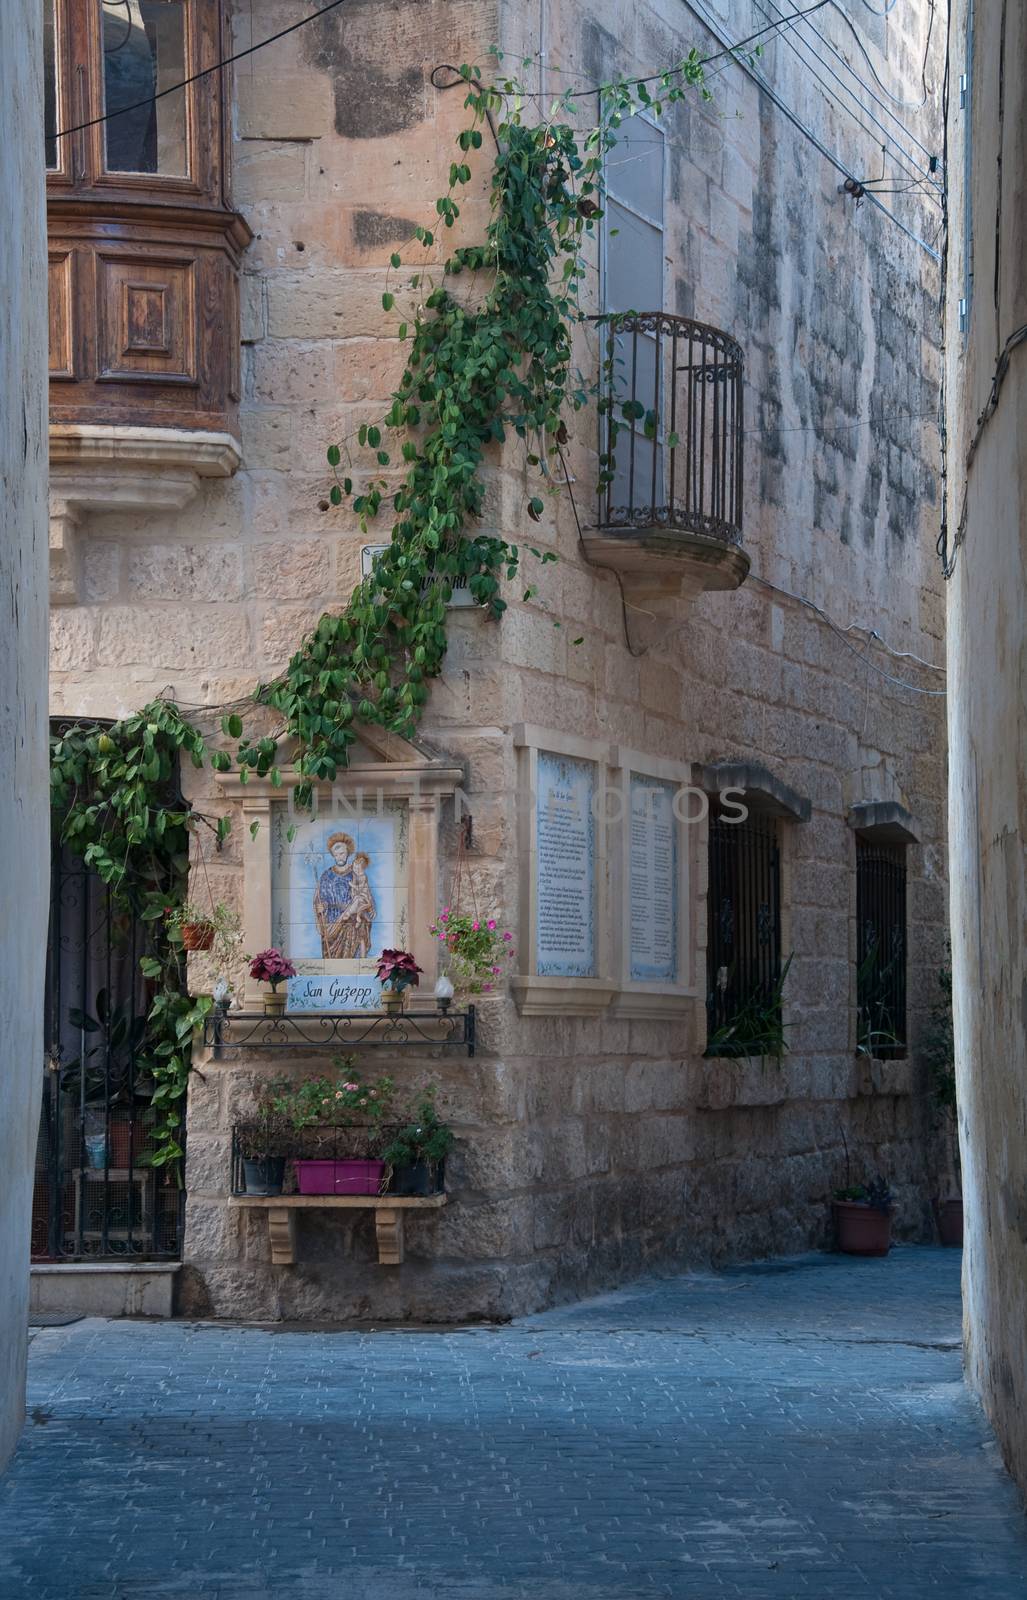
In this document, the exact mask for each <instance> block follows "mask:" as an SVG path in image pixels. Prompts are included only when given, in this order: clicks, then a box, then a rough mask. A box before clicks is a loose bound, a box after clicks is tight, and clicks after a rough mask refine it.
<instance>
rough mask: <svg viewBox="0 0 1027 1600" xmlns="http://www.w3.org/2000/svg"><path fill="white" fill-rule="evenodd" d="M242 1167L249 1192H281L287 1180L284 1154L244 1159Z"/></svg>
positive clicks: (247, 1191)
mask: <svg viewBox="0 0 1027 1600" xmlns="http://www.w3.org/2000/svg"><path fill="white" fill-rule="evenodd" d="M242 1169H243V1177H244V1178H245V1181H246V1193H247V1194H281V1192H282V1184H283V1183H284V1182H285V1157H284V1156H262V1157H261V1158H260V1159H259V1160H257V1161H244V1162H243V1164H242Z"/></svg>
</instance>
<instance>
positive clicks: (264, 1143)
mask: <svg viewBox="0 0 1027 1600" xmlns="http://www.w3.org/2000/svg"><path fill="white" fill-rule="evenodd" d="M287 1089H288V1085H287V1084H286V1083H284V1082H278V1083H272V1084H268V1085H267V1086H266V1088H264V1089H263V1090H262V1091H261V1093H260V1094H259V1096H258V1097H257V1111H256V1115H255V1117H254V1119H253V1121H252V1122H249V1123H246V1125H245V1127H244V1129H243V1140H242V1164H243V1185H244V1190H245V1193H246V1194H265V1195H267V1194H281V1192H282V1185H283V1184H284V1182H285V1159H286V1158H285V1156H284V1155H280V1154H278V1150H277V1148H276V1147H278V1146H280V1145H281V1143H282V1141H283V1138H284V1135H285V1132H286V1130H287V1128H288V1127H289V1122H288V1120H287V1118H286V1117H285V1115H284V1113H283V1110H282V1103H281V1102H282V1096H283V1094H284V1093H285V1092H286V1091H287Z"/></svg>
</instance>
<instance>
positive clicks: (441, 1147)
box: [382, 1084, 453, 1195]
mask: <svg viewBox="0 0 1027 1600" xmlns="http://www.w3.org/2000/svg"><path fill="white" fill-rule="evenodd" d="M437 1092H438V1090H437V1086H436V1085H435V1084H429V1085H428V1087H427V1088H426V1089H423V1090H422V1091H421V1094H420V1097H419V1099H418V1100H417V1101H416V1102H415V1104H414V1107H413V1110H412V1114H411V1119H410V1121H409V1122H407V1123H406V1124H404V1126H403V1127H400V1128H397V1129H396V1130H395V1133H394V1135H393V1138H392V1140H391V1142H390V1143H389V1144H388V1145H386V1147H385V1149H384V1151H383V1152H382V1155H383V1158H384V1161H385V1164H386V1166H387V1167H389V1168H390V1169H391V1174H390V1179H389V1193H390V1194H402V1195H428V1194H438V1193H439V1192H440V1191H441V1189H442V1184H443V1171H444V1166H445V1160H446V1156H447V1155H448V1154H449V1152H450V1150H451V1149H452V1147H453V1130H452V1128H449V1127H447V1126H446V1124H445V1123H444V1122H441V1121H440V1120H439V1113H438V1109H437V1107H436V1104H435V1096H436V1094H437Z"/></svg>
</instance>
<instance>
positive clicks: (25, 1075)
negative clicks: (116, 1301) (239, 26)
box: [0, 0, 49, 1466]
mask: <svg viewBox="0 0 1027 1600" xmlns="http://www.w3.org/2000/svg"><path fill="white" fill-rule="evenodd" d="M7 21H8V25H9V27H10V39H9V40H8V42H7V44H6V46H5V48H4V52H3V58H2V60H0V205H2V206H3V208H4V215H5V217H6V218H7V222H6V223H5V226H4V230H3V237H2V238H0V384H2V385H3V393H4V396H5V403H4V407H3V415H2V417H0V482H2V483H3V495H2V496H0V682H2V683H3V686H4V687H3V693H2V694H0V738H2V739H3V744H4V749H5V751H6V752H7V760H6V762H5V763H4V772H3V777H2V778H0V905H3V907H4V908H5V916H4V919H3V926H2V929H0V1014H2V1015H3V1018H4V1030H3V1035H4V1036H3V1041H2V1043H0V1087H2V1091H3V1103H4V1115H3V1119H2V1122H0V1160H2V1161H3V1167H4V1172H5V1173H6V1174H7V1177H6V1181H5V1184H4V1226H3V1229H2V1230H0V1466H2V1465H3V1463H4V1462H6V1460H7V1457H8V1456H9V1455H10V1453H11V1451H12V1450H13V1449H14V1444H15V1441H16V1439H17V1437H18V1433H19V1431H20V1429H21V1424H22V1420H23V1418H24V1415H25V1353H26V1346H27V1332H26V1325H27V1321H28V1317H27V1312H28V1292H29V1261H28V1248H27V1243H28V1223H29V1211H30V1206H31V1199H32V1148H33V1139H34V1137H35V1129H36V1124H37V1121H38V1117H39V1071H38V1064H39V1062H40V1060H41V1058H42V1054H43V1051H42V1024H41V1016H40V1012H41V1007H40V1000H41V996H42V988H43V952H44V948H45V939H46V931H45V930H46V906H47V896H46V875H45V871H42V870H41V866H40V863H41V862H44V861H45V860H46V855H47V841H48V837H49V821H48V816H47V803H46V797H47V781H46V556H45V549H46V543H45V541H46V380H45V376H44V374H45V371H46V367H45V355H46V315H45V306H44V304H43V302H42V301H41V300H40V299H39V297H38V296H36V295H35V294H34V292H33V290H34V286H35V285H36V284H38V282H39V277H40V274H41V271H42V267H43V262H44V260H45V254H44V252H45V248H46V234H45V226H46V223H45V216H44V206H43V161H42V151H41V148H40V135H41V132H42V119H41V117H40V116H39V112H38V105H39V82H40V73H39V55H40V47H41V39H40V30H39V23H38V17H37V8H36V7H35V6H34V5H33V4H32V3H31V0H17V4H15V5H14V6H12V8H11V12H10V14H9V16H8V18H7ZM14 906H18V907H19V915H18V916H17V918H16V917H14V916H13V915H12V914H11V908H12V907H14Z"/></svg>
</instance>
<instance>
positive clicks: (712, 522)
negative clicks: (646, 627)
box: [586, 311, 749, 609]
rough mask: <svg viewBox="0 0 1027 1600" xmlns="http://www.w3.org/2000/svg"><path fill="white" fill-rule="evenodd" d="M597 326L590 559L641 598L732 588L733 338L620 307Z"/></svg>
mask: <svg viewBox="0 0 1027 1600" xmlns="http://www.w3.org/2000/svg"><path fill="white" fill-rule="evenodd" d="M603 329H604V360H603V367H602V375H601V379H600V397H599V415H600V437H599V469H600V470H599V504H598V515H597V518H596V528H595V530H594V531H593V532H592V533H591V534H590V535H589V536H588V537H587V538H586V547H587V551H588V555H589V557H590V559H591V560H593V561H595V562H597V563H599V564H600V565H603V566H609V567H614V568H616V569H617V570H618V571H619V572H620V573H621V574H622V576H623V577H624V578H625V579H627V580H629V581H630V583H631V586H632V589H633V591H634V593H635V595H636V596H640V595H644V596H645V598H646V600H647V601H648V602H649V603H650V604H652V603H653V602H659V601H660V600H667V599H670V600H672V601H673V600H677V599H679V598H680V597H681V596H682V595H691V594H695V593H698V592H699V591H701V590H703V589H734V588H737V587H738V585H739V584H740V583H741V582H742V581H743V580H744V578H745V576H746V573H747V572H748V570H749V558H748V556H746V554H745V553H744V551H743V550H742V549H741V540H742V469H743V448H744V428H743V422H742V385H743V373H744V356H743V353H742V349H741V346H740V345H739V344H738V343H737V342H736V341H735V340H734V339H732V338H731V337H730V336H729V335H728V334H726V333H722V332H721V331H720V329H719V328H712V327H709V326H708V325H707V324H706V323H702V322H692V321H691V320H689V319H688V318H687V317H674V316H670V315H668V314H667V313H666V312H662V311H646V312H627V313H624V314H622V315H618V316H616V317H613V318H610V319H607V320H606V321H605V322H604V324H603ZM657 609H659V606H658V604H657Z"/></svg>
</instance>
